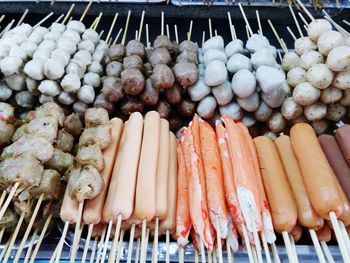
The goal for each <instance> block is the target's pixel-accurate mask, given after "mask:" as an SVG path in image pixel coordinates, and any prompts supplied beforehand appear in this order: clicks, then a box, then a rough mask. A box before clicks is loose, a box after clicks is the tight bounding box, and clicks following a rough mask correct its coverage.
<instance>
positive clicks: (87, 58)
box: [73, 50, 92, 66]
mask: <svg viewBox="0 0 350 263" xmlns="http://www.w3.org/2000/svg"><path fill="white" fill-rule="evenodd" d="M73 58H75V59H77V60H80V61H81V62H83V63H84V64H85V65H87V66H88V65H90V64H91V62H92V57H91V54H90V53H89V51H86V50H79V51H78V52H77V53H75V54H74V57H73Z"/></svg>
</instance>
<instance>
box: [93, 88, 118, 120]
mask: <svg viewBox="0 0 350 263" xmlns="http://www.w3.org/2000/svg"><path fill="white" fill-rule="evenodd" d="M94 107H95V108H104V109H105V110H107V111H108V113H109V115H111V114H112V113H113V112H114V103H113V102H110V101H109V100H108V99H107V97H106V96H105V94H103V93H100V94H98V95H97V97H96V99H95V102H94Z"/></svg>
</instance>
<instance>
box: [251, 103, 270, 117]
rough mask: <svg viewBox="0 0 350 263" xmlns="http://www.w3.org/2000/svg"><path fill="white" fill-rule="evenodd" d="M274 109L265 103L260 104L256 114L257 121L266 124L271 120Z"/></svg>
mask: <svg viewBox="0 0 350 263" xmlns="http://www.w3.org/2000/svg"><path fill="white" fill-rule="evenodd" d="M271 114H272V109H271V108H270V107H269V106H268V105H267V104H266V103H265V102H263V101H261V102H260V105H259V108H258V109H257V110H256V111H255V112H254V117H255V119H256V120H257V121H262V122H265V121H267V120H268V118H270V116H271Z"/></svg>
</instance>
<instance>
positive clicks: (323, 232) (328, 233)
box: [316, 224, 332, 242]
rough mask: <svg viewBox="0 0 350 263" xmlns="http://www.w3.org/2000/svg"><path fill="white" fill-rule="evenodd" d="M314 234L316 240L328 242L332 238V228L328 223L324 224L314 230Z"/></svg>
mask: <svg viewBox="0 0 350 263" xmlns="http://www.w3.org/2000/svg"><path fill="white" fill-rule="evenodd" d="M316 235H317V237H318V240H320V241H325V242H329V241H331V239H332V230H331V229H330V227H329V226H328V224H324V226H323V227H322V228H321V229H319V230H317V231H316Z"/></svg>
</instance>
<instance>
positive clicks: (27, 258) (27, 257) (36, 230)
mask: <svg viewBox="0 0 350 263" xmlns="http://www.w3.org/2000/svg"><path fill="white" fill-rule="evenodd" d="M38 231H39V229H38V228H36V229H35V230H34V233H33V235H32V238H31V239H30V243H29V247H28V249H27V253H26V256H25V258H24V261H23V263H27V262H28V260H29V257H30V253H31V252H32V249H33V246H34V240H35V237H36V235H37V234H38Z"/></svg>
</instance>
